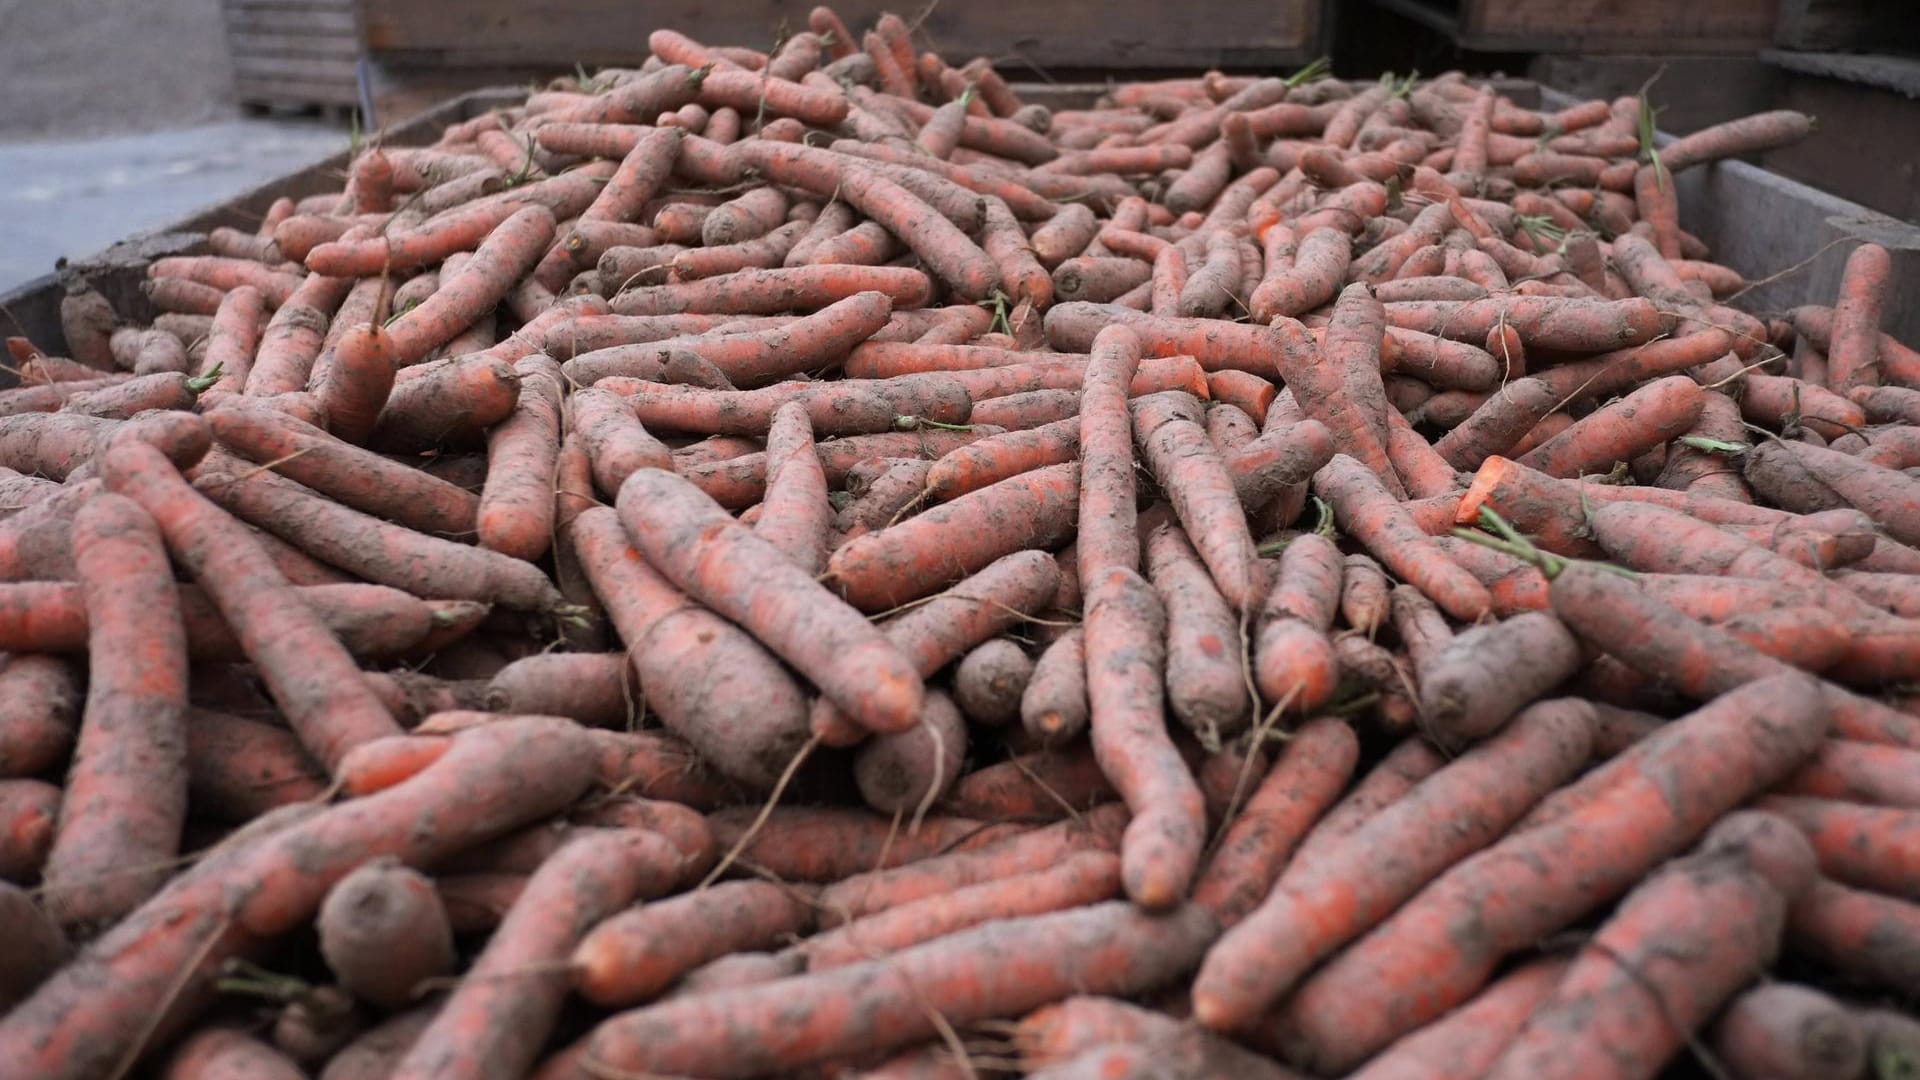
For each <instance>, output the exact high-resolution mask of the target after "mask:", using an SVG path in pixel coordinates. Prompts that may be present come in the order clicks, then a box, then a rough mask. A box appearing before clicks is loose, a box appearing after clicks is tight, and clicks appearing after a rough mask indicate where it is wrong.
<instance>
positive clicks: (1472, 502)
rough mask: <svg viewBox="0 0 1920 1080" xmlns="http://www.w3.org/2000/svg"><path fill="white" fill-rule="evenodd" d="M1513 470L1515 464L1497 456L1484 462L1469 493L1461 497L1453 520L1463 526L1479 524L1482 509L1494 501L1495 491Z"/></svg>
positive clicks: (1468, 489) (1474, 477) (1470, 486)
mask: <svg viewBox="0 0 1920 1080" xmlns="http://www.w3.org/2000/svg"><path fill="white" fill-rule="evenodd" d="M1512 470H1513V462H1512V461H1510V460H1508V459H1507V458H1503V457H1498V456H1496V457H1490V458H1488V459H1487V460H1486V461H1485V462H1483V463H1482V464H1481V465H1480V471H1479V472H1476V473H1474V474H1473V483H1472V484H1470V485H1468V487H1467V493H1466V494H1465V495H1462V496H1460V506H1459V509H1457V510H1455V511H1454V512H1453V520H1454V521H1455V522H1457V523H1459V524H1461V525H1475V524H1478V523H1479V521H1480V508H1481V507H1482V506H1485V505H1487V504H1488V503H1489V502H1491V501H1492V499H1493V493H1494V491H1495V490H1497V489H1498V488H1499V487H1500V483H1501V481H1503V480H1505V479H1506V477H1507V473H1509V472H1511V471H1512Z"/></svg>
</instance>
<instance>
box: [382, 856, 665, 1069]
mask: <svg viewBox="0 0 1920 1080" xmlns="http://www.w3.org/2000/svg"><path fill="white" fill-rule="evenodd" d="M678 872H679V855H678V853H677V852H675V851H674V850H673V848H672V847H671V846H670V845H668V844H667V843H666V842H665V841H663V840H661V839H660V838H659V837H657V836H654V835H652V834H649V833H645V832H640V831H637V830H595V831H594V832H593V833H592V834H590V835H586V836H582V837H581V838H580V839H577V840H575V841H573V842H572V843H570V844H568V845H567V846H566V847H564V848H562V849H561V850H560V851H559V852H557V853H555V854H554V856H553V857H552V858H551V859H549V860H548V861H547V862H546V863H545V864H543V865H542V866H541V867H540V869H539V870H536V871H535V872H534V874H533V876H532V877H531V878H530V879H529V880H528V882H527V888H526V892H524V893H523V894H522V895H521V897H520V899H519V900H518V901H516V902H515V903H514V905H513V908H512V910H510V911H509V912H508V913H507V917H506V918H505V920H503V921H502V922H501V924H500V928H499V929H498V930H496V931H494V934H493V936H492V937H491V938H490V939H488V943H487V948H486V950H485V951H484V952H482V953H481V954H480V957H479V959H477V960H475V961H474V965H473V968H472V969H471V970H470V972H469V973H468V977H467V978H466V979H463V980H462V981H461V984H460V987H459V989H457V990H456V991H454V993H453V994H452V996H450V997H449V998H448V999H447V1002H446V1004H445V1005H443V1006H442V1007H441V1009H440V1012H439V1014H438V1015H436V1016H435V1017H434V1019H433V1021H432V1022H431V1023H429V1024H428V1025H427V1027H426V1029H425V1030H424V1031H422V1032H421V1033H420V1036H419V1039H418V1040H417V1041H416V1042H415V1043H414V1044H413V1047H412V1049H410V1050H408V1051H407V1053H406V1055H405V1056H404V1057H403V1058H401V1060H400V1063H399V1064H398V1065H397V1066H396V1067H395V1069H394V1071H393V1076H394V1077H396V1078H401V1077H405V1078H413V1077H424V1076H441V1075H445V1074H446V1071H447V1070H450V1069H452V1070H457V1071H461V1072H467V1073H470V1074H472V1075H486V1076H503V1077H504V1076H519V1075H523V1074H524V1073H525V1072H526V1071H527V1070H528V1069H530V1068H531V1067H532V1065H533V1062H534V1059H535V1058H536V1057H537V1056H538V1054H539V1052H540V1049H541V1047H542V1046H543V1045H544V1044H545V1043H546V1040H547V1037H548V1036H549V1034H550V1033H551V1028H552V1025H553V1023H554V1021H555V1020H556V1019H557V1018H558V1016H559V1012H560V1008H561V1006H562V1005H563V1004H564V1003H565V998H566V991H567V986H568V980H567V975H566V974H565V972H564V971H560V970H547V971H542V972H540V973H538V974H529V973H528V969H530V968H532V969H538V968H541V967H550V966H551V965H553V964H554V962H555V961H560V960H563V959H565V958H566V957H567V956H568V955H569V954H570V953H571V952H572V951H573V949H574V948H575V947H576V946H577V945H578V943H579V941H580V939H581V938H582V937H583V936H584V935H585V934H586V932H587V931H588V929H589V928H591V927H592V926H593V925H594V924H595V923H597V922H599V921H601V920H602V919H604V918H606V917H607V916H608V915H610V914H612V913H613V912H615V911H617V910H619V909H620V908H622V907H624V906H626V904H627V903H629V902H631V901H632V900H633V899H634V898H635V897H636V896H649V895H660V894H663V893H666V892H668V891H670V890H671V888H672V887H673V885H674V882H675V880H676V875H677V873H678ZM507 975H512V976H514V977H513V978H505V977H503V976H507ZM500 1017H511V1018H512V1020H511V1022H507V1023H502V1022H500V1020H499V1019H498V1018H500Z"/></svg>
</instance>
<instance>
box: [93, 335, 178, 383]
mask: <svg viewBox="0 0 1920 1080" xmlns="http://www.w3.org/2000/svg"><path fill="white" fill-rule="evenodd" d="M112 347H113V359H114V362H115V363H116V364H118V365H119V366H120V367H122V368H125V369H127V370H130V371H132V372H133V373H134V374H135V375H152V374H155V373H157V372H162V371H185V370H187V348H186V345H185V344H183V343H182V342H181V340H180V339H179V338H177V337H174V336H173V335H172V334H169V333H167V332H166V331H165V330H138V329H135V328H133V327H130V326H123V327H121V328H120V329H118V330H115V331H114V332H113V338H112Z"/></svg>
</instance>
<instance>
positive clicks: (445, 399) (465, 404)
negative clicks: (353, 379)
mask: <svg viewBox="0 0 1920 1080" xmlns="http://www.w3.org/2000/svg"><path fill="white" fill-rule="evenodd" d="M406 370H407V371H408V372H409V374H407V375H405V376H403V377H396V379H395V380H394V385H393V391H392V393H391V394H389V395H388V396H387V400H386V405H385V407H384V408H382V409H381V411H380V418H379V421H378V422H377V423H376V424H375V425H374V429H373V432H372V434H371V435H370V436H369V437H368V442H369V443H370V444H372V445H374V446H376V447H383V448H387V449H395V450H430V449H434V448H435V447H437V446H439V445H441V444H443V443H449V442H452V443H458V442H462V441H468V440H473V439H475V438H476V437H477V436H478V435H479V433H480V432H481V431H482V430H483V429H485V428H488V427H491V426H493V425H494V424H497V423H499V422H500V421H502V420H505V419H506V418H507V417H508V416H511V415H512V414H513V406H514V402H515V400H516V399H517V398H518V396H519V392H520V383H519V375H518V373H517V372H515V371H514V368H513V364H512V363H511V362H509V361H507V360H504V359H501V358H500V357H497V356H491V355H488V354H487V353H484V352H482V353H473V354H470V355H467V356H459V357H454V358H452V359H450V360H441V361H437V362H435V363H433V364H427V365H421V366H419V367H417V368H408V369H406ZM415 372H417V374H415Z"/></svg>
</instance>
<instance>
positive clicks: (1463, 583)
mask: <svg viewBox="0 0 1920 1080" xmlns="http://www.w3.org/2000/svg"><path fill="white" fill-rule="evenodd" d="M1314 489H1315V490H1316V491H1317V492H1319V494H1320V495H1321V497H1322V498H1325V499H1326V500H1327V501H1328V503H1330V504H1331V505H1332V506H1333V512H1334V518H1335V520H1336V521H1338V522H1339V524H1340V528H1341V530H1342V531H1343V532H1345V533H1347V534H1348V535H1349V536H1352V537H1354V538H1355V539H1356V540H1358V541H1359V542H1360V543H1361V544H1363V545H1365V546H1366V548H1367V550H1368V551H1369V552H1371V553H1372V554H1373V556H1374V557H1375V558H1376V559H1379V560H1380V561H1381V563H1382V564H1383V565H1385V566H1386V567H1387V568H1388V569H1390V570H1392V571H1393V572H1394V573H1395V574H1397V575H1399V576H1400V577H1402V578H1404V579H1405V580H1407V581H1408V582H1410V583H1412V584H1414V585H1415V586H1417V587H1419V588H1420V590H1421V591H1422V592H1425V593H1426V594H1427V595H1428V596H1430V597H1431V598H1432V599H1433V601H1434V602H1435V603H1437V604H1439V605H1440V606H1441V607H1442V608H1444V609H1446V611H1447V613H1448V614H1450V615H1452V616H1453V617H1455V618H1457V619H1463V620H1467V621H1473V620H1475V619H1478V618H1479V617H1480V616H1481V615H1483V614H1485V613H1486V611H1487V608H1488V605H1489V604H1491V603H1492V598H1491V597H1490V596H1489V595H1488V594H1487V591H1486V588H1485V587H1484V586H1482V585H1481V584H1480V583H1479V582H1478V581H1475V580H1474V579H1473V577H1472V575H1470V574H1468V573H1467V572H1466V571H1465V570H1462V569H1461V568H1460V567H1459V566H1458V565H1456V564H1455V563H1454V562H1453V561H1452V560H1450V559H1448V558H1447V557H1446V553H1445V552H1443V551H1440V550H1439V549H1438V548H1436V547H1435V546H1434V545H1433V544H1432V543H1431V542H1430V541H1428V540H1427V539H1426V537H1425V535H1424V534H1423V533H1421V532H1420V530H1419V528H1418V527H1417V526H1416V525H1415V524H1414V522H1413V520H1412V518H1411V517H1410V516H1409V515H1408V514H1407V512H1406V511H1405V510H1404V509H1402V508H1401V506H1400V504H1398V503H1396V502H1394V501H1393V499H1392V497H1391V495H1390V493H1389V492H1387V491H1386V489H1385V488H1384V487H1382V486H1381V485H1380V482H1379V480H1378V479H1377V478H1375V477H1374V476H1373V474H1372V473H1370V472H1367V471H1366V470H1365V469H1364V467H1362V466H1361V465H1360V463H1359V462H1357V461H1355V460H1353V459H1352V458H1350V457H1347V456H1346V455H1344V454H1336V455H1335V456H1334V458H1333V460H1332V461H1330V462H1329V463H1327V465H1326V466H1325V467H1323V468H1322V469H1321V470H1320V471H1319V472H1318V473H1316V474H1315V475H1314Z"/></svg>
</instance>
